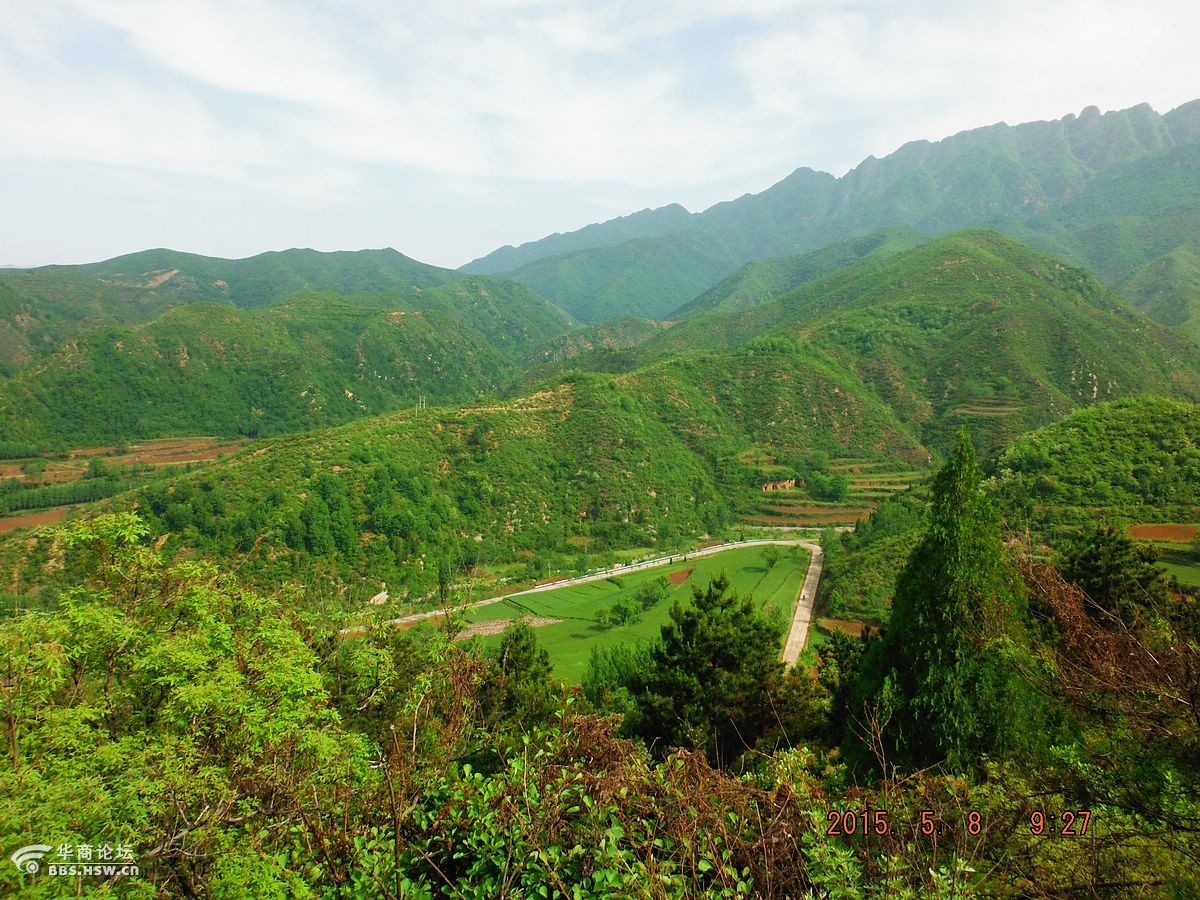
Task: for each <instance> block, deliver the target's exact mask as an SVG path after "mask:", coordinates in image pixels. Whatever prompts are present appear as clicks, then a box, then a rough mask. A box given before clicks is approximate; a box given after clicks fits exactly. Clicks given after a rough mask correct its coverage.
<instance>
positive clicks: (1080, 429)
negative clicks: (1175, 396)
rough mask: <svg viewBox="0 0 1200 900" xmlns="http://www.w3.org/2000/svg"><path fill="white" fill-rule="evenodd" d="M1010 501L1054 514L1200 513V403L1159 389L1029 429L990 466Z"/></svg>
mask: <svg viewBox="0 0 1200 900" xmlns="http://www.w3.org/2000/svg"><path fill="white" fill-rule="evenodd" d="M990 471H991V472H992V477H991V479H990V481H989V483H988V488H989V490H990V491H992V492H993V493H994V494H995V495H996V496H997V497H998V498H999V499H1000V500H1001V502H1003V503H1004V504H1005V505H1006V507H1008V508H1010V509H1013V510H1017V511H1022V512H1023V513H1024V514H1025V515H1029V516H1034V517H1035V518H1037V519H1039V520H1044V521H1047V522H1055V521H1062V522H1087V521H1093V520H1094V519H1095V516H1096V514H1097V511H1100V510H1103V511H1104V512H1103V513H1102V514H1103V515H1105V516H1107V517H1109V518H1112V519H1116V520H1119V519H1126V520H1129V519H1132V520H1134V521H1137V520H1146V521H1194V520H1195V519H1196V517H1197V516H1198V515H1200V406H1197V405H1196V404H1195V403H1186V402H1180V401H1177V400H1169V399H1166V398H1163V397H1156V396H1150V395H1146V396H1139V397H1128V398H1124V399H1121V400H1116V401H1114V402H1111V403H1101V404H1098V405H1096V406H1093V407H1092V408H1090V409H1085V410H1080V411H1079V412H1076V413H1074V414H1073V415H1071V416H1068V417H1067V418H1065V419H1062V420H1061V421H1059V422H1055V423H1054V424H1052V425H1048V426H1046V427H1045V428H1041V429H1038V430H1037V431H1034V432H1032V433H1030V434H1027V435H1024V436H1022V437H1021V438H1019V439H1018V440H1016V441H1015V442H1013V444H1012V445H1011V446H1009V447H1008V448H1007V449H1005V450H1004V451H1003V452H1002V453H1001V454H999V456H998V457H997V458H996V459H995V461H994V462H993V464H992V465H991V466H990Z"/></svg>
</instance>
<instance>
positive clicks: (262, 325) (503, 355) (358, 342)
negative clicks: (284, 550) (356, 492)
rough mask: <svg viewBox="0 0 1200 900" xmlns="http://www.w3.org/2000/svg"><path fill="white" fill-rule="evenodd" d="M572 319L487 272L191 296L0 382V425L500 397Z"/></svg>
mask: <svg viewBox="0 0 1200 900" xmlns="http://www.w3.org/2000/svg"><path fill="white" fill-rule="evenodd" d="M567 325H568V322H567V320H566V318H565V317H564V316H563V315H562V314H561V313H560V312H559V311H558V310H556V309H555V308H553V307H552V306H550V305H549V304H547V303H545V302H544V301H542V300H541V299H540V298H538V297H536V296H534V295H532V294H531V293H530V292H529V291H528V290H527V289H526V288H524V287H522V286H521V285H518V284H515V283H513V282H501V281H497V280H495V279H489V278H482V277H470V278H465V279H461V280H459V281H456V282H454V283H453V284H448V285H444V286H438V287H431V288H428V289H426V290H423V291H419V292H409V293H407V294H404V295H380V294H370V295H359V296H355V297H346V296H341V295H336V294H319V295H310V296H305V297H298V298H296V299H293V300H289V301H287V302H284V303H279V304H276V305H274V306H271V307H268V308H265V309H255V310H242V309H238V308H236V307H231V306H224V305H217V304H212V303H191V304H187V305H185V306H181V307H178V308H175V309H172V310H170V311H168V312H167V313H165V314H163V315H162V316H160V317H159V318H157V319H154V320H152V321H150V322H147V323H144V324H142V325H137V326H133V327H116V326H113V327H107V328H101V329H98V330H95V331H90V332H87V333H84V334H81V335H78V336H76V337H75V338H74V339H72V340H69V341H67V342H66V343H64V344H63V345H62V346H60V347H59V348H58V350H56V351H55V352H54V353H53V354H51V355H50V356H49V357H47V358H46V359H44V360H42V361H40V362H38V363H35V364H34V365H32V366H30V367H28V368H26V369H25V370H24V371H22V372H21V373H20V374H19V375H17V376H16V377H14V378H12V379H10V380H8V381H7V382H4V383H0V422H3V430H4V432H5V434H6V435H7V436H9V439H10V440H20V441H26V442H30V443H42V444H49V445H55V446H79V445H80V444H84V443H108V442H119V441H125V440H129V439H132V438H147V437H158V436H171V435H186V434H217V435H235V434H246V435H252V436H253V435H267V434H278V433H280V432H284V431H296V430H303V429H308V428H313V427H317V426H321V425H330V424H337V423H340V422H346V421H349V420H351V419H354V418H359V417H362V416H366V415H371V414H373V413H378V412H382V411H385V410H389V409H397V408H400V407H403V406H407V405H412V404H414V403H415V402H417V400H418V398H420V397H425V398H426V399H427V402H429V403H433V404H439V403H450V402H458V401H462V400H465V399H467V398H471V397H475V396H477V395H479V394H481V393H483V394H491V393H496V392H498V391H500V390H501V389H503V388H504V387H506V386H507V385H508V383H509V382H510V381H512V380H513V379H514V378H515V377H516V375H517V374H518V373H519V371H520V361H521V359H522V357H523V356H524V355H525V354H526V353H528V352H529V351H530V349H531V348H532V347H534V346H538V345H541V344H542V343H544V342H545V341H547V340H548V339H550V338H551V337H553V336H555V335H557V334H559V333H561V332H562V331H563V330H565V329H566V327H567Z"/></svg>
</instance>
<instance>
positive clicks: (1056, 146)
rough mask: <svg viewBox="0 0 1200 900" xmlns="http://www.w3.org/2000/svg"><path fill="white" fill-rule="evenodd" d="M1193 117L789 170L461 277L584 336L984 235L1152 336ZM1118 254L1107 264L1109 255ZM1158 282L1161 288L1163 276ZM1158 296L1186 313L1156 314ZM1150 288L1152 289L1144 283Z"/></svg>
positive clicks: (1183, 223) (1092, 115) (1010, 129)
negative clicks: (476, 278) (963, 233)
mask: <svg viewBox="0 0 1200 900" xmlns="http://www.w3.org/2000/svg"><path fill="white" fill-rule="evenodd" d="M1198 142H1200V101H1193V102H1191V103H1188V104H1185V105H1183V106H1180V107H1178V108H1177V109H1174V110H1172V111H1170V112H1168V113H1166V114H1165V115H1159V114H1158V113H1156V112H1155V111H1154V110H1153V109H1151V108H1150V107H1149V106H1147V105H1145V104H1142V105H1140V106H1135V107H1133V108H1131V109H1127V110H1121V111H1115V112H1108V113H1104V114H1101V113H1100V111H1099V110H1098V109H1096V108H1095V107H1089V108H1088V109H1085V110H1084V111H1083V112H1082V113H1081V114H1080V115H1079V116H1074V115H1069V116H1066V117H1065V118H1063V119H1060V120H1058V121H1053V122H1031V123H1026V124H1022V125H1016V126H1009V125H1005V124H1003V123H1001V124H997V125H992V126H989V127H986V128H978V129H973V130H971V131H965V132H962V133H960V134H957V135H955V136H953V137H950V138H946V139H945V140H942V141H938V142H935V143H931V142H928V141H916V142H913V143H910V144H906V145H905V146H903V147H901V148H900V149H899V150H897V151H896V152H895V153H893V154H891V155H889V156H887V157H885V158H883V159H875V158H874V157H870V158H868V159H866V160H864V161H863V162H862V163H861V164H860V165H859V166H858V167H857V168H855V169H854V170H852V171H851V172H849V173H847V174H846V175H844V176H842V177H841V178H835V177H834V176H832V175H829V174H828V173H824V172H815V171H813V170H811V169H806V168H801V169H797V170H796V171H795V172H793V173H792V174H791V175H790V176H788V177H787V178H785V179H784V180H783V181H781V182H779V183H778V184H776V185H774V186H773V187H771V188H769V189H768V190H766V191H763V192H762V193H760V194H754V195H747V196H744V197H741V198H739V199H737V200H732V201H729V202H726V203H720V204H717V205H716V206H713V207H712V208H710V209H708V210H705V211H704V212H701V213H696V214H686V215H685V211H684V210H682V209H680V208H679V207H664V208H663V209H659V210H646V211H643V212H641V213H638V214H636V215H634V216H629V217H626V218H624V219H617V220H614V221H613V222H611V223H605V224H603V225H596V226H590V227H589V228H586V229H583V230H581V231H578V232H574V233H572V234H570V235H554V236H552V237H549V238H545V239H543V240H541V241H535V242H532V243H530V244H525V245H522V246H521V247H519V248H515V249H514V248H511V247H506V248H501V249H500V250H497V251H495V252H494V253H491V254H489V255H488V256H485V257H483V258H481V259H478V260H475V261H474V262H472V263H469V264H468V265H466V266H464V267H463V271H467V272H475V273H486V274H493V275H500V274H503V275H506V276H508V277H512V278H515V279H517V280H519V281H521V282H523V283H525V284H527V285H529V286H530V287H531V288H533V289H534V290H535V291H537V292H538V293H539V294H541V295H542V296H545V297H547V298H548V299H550V300H551V301H553V302H554V303H556V304H557V305H558V306H560V307H562V308H563V309H565V310H566V311H567V312H569V313H570V314H571V315H572V316H574V317H576V318H577V319H580V320H582V321H597V320H601V319H606V318H611V317H614V316H616V315H621V314H625V313H633V314H635V315H642V316H647V317H651V318H670V317H672V315H673V313H674V311H675V310H676V309H677V308H678V307H679V306H681V305H682V304H684V303H686V302H688V301H689V300H691V299H692V298H694V297H696V296H697V295H699V294H701V293H702V292H704V291H705V290H707V289H708V288H710V287H712V286H713V285H714V284H715V283H716V282H718V281H719V280H721V279H722V278H724V277H726V276H728V275H730V274H732V273H733V272H734V271H735V270H736V269H737V268H738V267H739V266H741V265H742V264H744V263H747V262H750V261H752V260H755V259H762V258H765V257H771V256H781V255H795V254H798V253H804V252H807V251H810V250H816V249H819V248H821V247H824V246H826V245H828V244H830V243H832V242H834V241H837V240H841V239H845V238H850V237H857V236H862V235H865V234H868V233H870V232H872V231H875V230H877V229H879V228H883V227H886V226H895V225H907V226H910V227H913V228H915V229H918V230H919V231H920V232H922V233H924V234H925V235H927V236H935V235H938V234H944V233H946V232H949V231H952V230H955V229H958V228H963V227H966V226H972V225H976V226H985V227H992V228H996V229H998V230H1001V231H1004V232H1006V233H1009V234H1012V235H1013V236H1015V237H1018V238H1019V239H1022V240H1026V241H1027V242H1028V243H1030V244H1031V245H1032V246H1035V247H1037V248H1038V249H1042V250H1044V251H1046V252H1050V253H1052V254H1054V255H1057V256H1061V257H1062V258H1064V259H1065V260H1067V261H1069V262H1072V263H1074V264H1076V265H1081V266H1084V267H1088V268H1092V266H1094V265H1096V263H1098V262H1101V261H1103V263H1104V264H1103V265H1102V266H1100V267H1099V269H1102V271H1101V270H1098V269H1093V271H1095V274H1097V276H1098V277H1100V278H1101V279H1102V280H1103V281H1105V283H1106V284H1108V286H1109V287H1113V288H1118V289H1119V288H1120V287H1122V286H1124V285H1129V284H1132V285H1134V286H1135V287H1136V293H1135V296H1134V297H1131V299H1135V300H1136V301H1137V302H1139V303H1140V304H1141V305H1142V306H1143V308H1144V309H1146V310H1147V311H1148V312H1153V313H1155V314H1156V315H1157V316H1159V317H1160V318H1159V321H1162V322H1163V324H1172V325H1178V324H1181V322H1182V321H1186V320H1190V319H1191V317H1192V312H1191V305H1190V304H1191V303H1193V302H1194V298H1195V295H1196V293H1197V290H1198V289H1200V288H1198V286H1200V274H1198V270H1197V269H1196V268H1195V266H1194V265H1193V263H1194V258H1195V247H1196V240H1197V229H1198V228H1200V168H1198V167H1197V166H1196V153H1197V144H1198ZM1116 244H1120V246H1121V248H1122V251H1123V252H1122V253H1120V254H1117V255H1115V256H1114V255H1113V254H1111V252H1110V251H1111V250H1112V249H1113V247H1114V245H1116ZM1164 270H1165V273H1164ZM1164 280H1166V281H1167V282H1168V283H1169V284H1175V285H1177V286H1178V287H1179V288H1180V289H1181V290H1182V291H1183V292H1184V294H1185V295H1186V296H1187V297H1188V298H1189V299H1188V300H1187V301H1186V302H1184V303H1182V304H1181V305H1182V307H1183V310H1182V311H1181V312H1180V311H1177V312H1175V313H1174V317H1175V319H1177V320H1180V321H1167V319H1168V318H1170V317H1171V315H1172V313H1171V312H1168V311H1167V310H1163V309H1162V308H1161V303H1158V302H1155V300H1154V297H1155V295H1156V291H1157V290H1159V289H1160V288H1156V287H1154V286H1153V285H1155V284H1158V285H1161V283H1162V282H1163V281H1164ZM1146 282H1150V283H1146Z"/></svg>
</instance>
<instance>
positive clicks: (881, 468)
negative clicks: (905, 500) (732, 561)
mask: <svg viewBox="0 0 1200 900" xmlns="http://www.w3.org/2000/svg"><path fill="white" fill-rule="evenodd" d="M830 471H831V472H832V473H833V474H839V473H844V474H846V475H848V476H849V477H850V492H849V494H848V495H847V496H846V499H845V500H843V501H841V502H839V503H830V502H824V501H820V500H814V499H813V498H812V497H811V496H809V494H808V492H807V491H806V490H805V489H804V488H800V487H797V488H793V489H792V490H786V491H782V490H781V491H771V492H760V494H759V495H758V496H756V497H755V498H754V500H753V502H752V507H751V510H750V511H749V512H748V513H747V514H745V515H743V516H741V517H740V521H742V522H745V523H746V524H749V525H763V526H767V527H774V528H821V527H824V526H826V525H852V524H854V523H855V522H857V521H859V520H860V519H865V518H866V517H867V516H869V515H870V514H871V511H872V510H873V509H875V507H877V506H878V505H879V504H880V503H882V502H883V501H884V500H885V499H887V498H888V497H890V496H891V495H892V494H895V493H897V492H899V491H903V490H905V489H907V488H909V487H911V486H912V485H913V484H915V483H916V482H918V481H920V480H921V479H923V478H925V477H927V474H928V473H926V472H925V471H923V470H918V469H894V468H891V467H890V466H889V464H888V463H885V462H879V461H873V460H863V459H843V460H839V461H838V462H836V463H835V464H834V465H832V466H831V467H830Z"/></svg>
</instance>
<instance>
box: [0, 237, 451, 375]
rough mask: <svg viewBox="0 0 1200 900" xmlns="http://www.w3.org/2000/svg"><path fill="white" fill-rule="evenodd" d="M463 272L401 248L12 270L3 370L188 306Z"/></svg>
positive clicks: (139, 256) (170, 255)
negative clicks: (92, 333)
mask: <svg viewBox="0 0 1200 900" xmlns="http://www.w3.org/2000/svg"><path fill="white" fill-rule="evenodd" d="M456 277H458V276H457V275H455V274H454V273H453V272H450V271H448V270H446V269H439V268H437V267H435V266H429V265H426V264H424V263H419V262H417V261H416V260H412V259H409V258H408V257H406V256H404V255H402V254H400V253H397V252H396V251H395V250H362V251H357V252H346V253H318V252H316V251H315V250H285V251H283V252H279V253H263V254H260V255H258V256H252V257H249V258H247V259H216V258H212V257H206V256H198V255H196V254H194V253H178V252H176V251H174V250H146V251H143V252H141V253H134V254H130V255H128V256H119V257H116V258H115V259H110V260H107V261H106V262H100V263H93V264H90V265H83V266H45V267H43V268H39V269H12V270H3V271H0V376H8V375H12V374H14V373H16V372H17V371H19V370H20V369H21V368H23V367H24V366H26V365H28V364H29V363H31V362H32V361H34V360H35V359H38V358H40V357H42V356H45V355H46V354H48V353H50V352H51V351H52V350H53V349H54V347H56V346H57V345H58V344H59V343H60V342H61V341H63V340H66V339H67V338H69V337H72V336H74V335H76V334H80V333H82V332H84V331H87V330H89V329H92V328H98V327H101V326H105V325H131V324H137V323H139V322H144V321H148V320H149V319H151V318H153V317H154V316H156V315H158V314H160V313H162V312H164V311H165V310H167V309H170V308H172V307H175V306H180V305H182V304H184V303H192V302H196V301H201V300H203V301H210V302H215V303H225V304H231V305H233V306H237V307H242V308H256V307H262V306H269V305H271V304H274V303H278V302H280V301H281V300H284V299H286V298H288V297H292V296H295V295H296V294H299V293H303V292H332V293H338V294H351V293H353V294H361V293H379V292H387V293H392V292H400V293H409V292H411V291H412V290H413V289H414V288H424V287H431V286H433V285H438V284H443V283H445V282H447V281H450V280H452V279H454V278H456Z"/></svg>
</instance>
